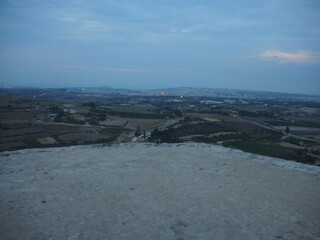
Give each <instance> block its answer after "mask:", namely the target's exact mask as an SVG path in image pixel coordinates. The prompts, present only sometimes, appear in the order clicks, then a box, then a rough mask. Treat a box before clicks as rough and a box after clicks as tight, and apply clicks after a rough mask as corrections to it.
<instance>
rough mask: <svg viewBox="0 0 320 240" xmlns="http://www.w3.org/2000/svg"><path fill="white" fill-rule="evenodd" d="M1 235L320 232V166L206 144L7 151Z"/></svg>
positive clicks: (165, 236) (256, 236)
mask: <svg viewBox="0 0 320 240" xmlns="http://www.w3.org/2000/svg"><path fill="white" fill-rule="evenodd" d="M0 211H1V214H0V236H1V239H7V240H10V239H12V240H13V239H14V240H19V239H21V240H22V239H23V240H25V239H33V240H37V239H39V240H43V239H57V240H63V239H67V240H72V239H81V240H82V239H98V240H99V239H101V240H108V239H110V240H127V239H133V240H134V239H137V240H147V239H148V240H150V239H161V240H191V239H199V240H214V239H217V240H220V239H226V240H232V239H235V240H270V239H287V240H298V239H307V240H315V239H320V228H319V226H320V168H319V167H316V166H309V165H304V164H299V163H295V162H290V161H286V160H281V159H275V158H269V157H262V156H258V155H253V154H248V153H243V152H241V151H237V150H231V149H227V148H223V147H221V146H213V145H206V144H159V145H155V144H137V143H136V144H117V145H86V146H75V147H65V148H46V149H28V150H19V151H14V152H3V153H1V154H0Z"/></svg>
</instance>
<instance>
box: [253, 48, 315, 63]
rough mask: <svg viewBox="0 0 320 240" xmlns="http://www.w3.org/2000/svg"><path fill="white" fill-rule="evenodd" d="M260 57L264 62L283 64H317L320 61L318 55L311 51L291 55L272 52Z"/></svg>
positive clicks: (276, 51)
mask: <svg viewBox="0 0 320 240" xmlns="http://www.w3.org/2000/svg"><path fill="white" fill-rule="evenodd" d="M258 57H260V58H261V59H263V60H267V61H276V62H279V63H282V64H285V63H294V64H305V63H316V62H318V60H319V57H318V56H317V54H316V53H314V52H311V51H297V52H295V53H289V52H284V51H278V50H271V51H265V52H263V53H261V54H260V55H259V56H258Z"/></svg>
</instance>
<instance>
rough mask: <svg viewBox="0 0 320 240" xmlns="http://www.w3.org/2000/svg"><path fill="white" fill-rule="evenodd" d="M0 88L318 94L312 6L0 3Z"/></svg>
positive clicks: (318, 35) (283, 2)
mask: <svg viewBox="0 0 320 240" xmlns="http://www.w3.org/2000/svg"><path fill="white" fill-rule="evenodd" d="M4 86H11V87H50V88H51V87H113V88H129V89H130V88H132V89H150V88H152V89H154V88H167V87H205V88H231V89H247V90H261V91H275V92H287V93H308V94H320V1H319V0H264V1H262V0H261V1H260V0H170V1H169V0H152V1H151V0H148V1H147V0H130V1H127V0H91V1H89V0H87V1H86V0H47V1H45V0H42V1H41V0H1V1H0V87H4Z"/></svg>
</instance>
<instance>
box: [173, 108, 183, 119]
mask: <svg viewBox="0 0 320 240" xmlns="http://www.w3.org/2000/svg"><path fill="white" fill-rule="evenodd" d="M174 115H176V116H177V117H180V118H181V117H182V113H181V111H180V110H179V109H177V110H175V111H174Z"/></svg>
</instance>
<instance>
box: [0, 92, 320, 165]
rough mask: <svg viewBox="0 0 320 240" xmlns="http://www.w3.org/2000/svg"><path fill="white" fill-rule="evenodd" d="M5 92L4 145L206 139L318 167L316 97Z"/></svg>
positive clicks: (0, 121) (319, 137)
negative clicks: (298, 98)
mask: <svg viewBox="0 0 320 240" xmlns="http://www.w3.org/2000/svg"><path fill="white" fill-rule="evenodd" d="M41 92H42V93H41ZM0 93H1V94H0V100H1V102H0V109H1V115H0V117H1V118H0V124H1V130H2V131H1V132H2V134H1V137H0V150H1V151H6V150H16V149H22V148H34V147H37V148H38V147H55V146H70V145H79V144H92V143H120V142H132V141H133V142H155V143H179V142H204V143H209V144H219V145H223V146H225V147H230V148H236V149H240V150H243V151H246V152H250V153H255V154H260V155H266V156H272V157H279V158H284V159H288V160H293V161H298V162H303V163H308V164H316V165H320V143H319V141H320V125H319V122H320V103H319V100H318V99H317V98H311V99H300V100H297V99H295V98H293V99H291V98H287V97H286V96H285V97H282V98H281V97H280V96H278V98H267V97H266V96H265V95H264V97H259V96H251V97H250V98H248V97H247V95H246V96H245V97H239V96H238V95H237V97H230V93H228V95H226V96H223V95H221V96H219V97H210V96H181V95H180V94H179V95H178V94H177V95H157V93H155V92H153V93H152V94H149V93H143V94H142V93H141V95H137V93H135V94H133V93H131V92H130V91H126V92H121V91H120V90H119V93H118V94H116V93H115V92H114V91H113V92H112V94H111V93H110V94H108V91H103V90H99V91H94V90H90V91H79V90H77V89H71V90H70V89H68V90H66V89H42V90H41V89H33V90H32V89H28V90H25V89H21V90H18V89H15V90H12V91H10V90H5V91H4V90H2V92H0ZM161 94H163V92H162V93H161Z"/></svg>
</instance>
